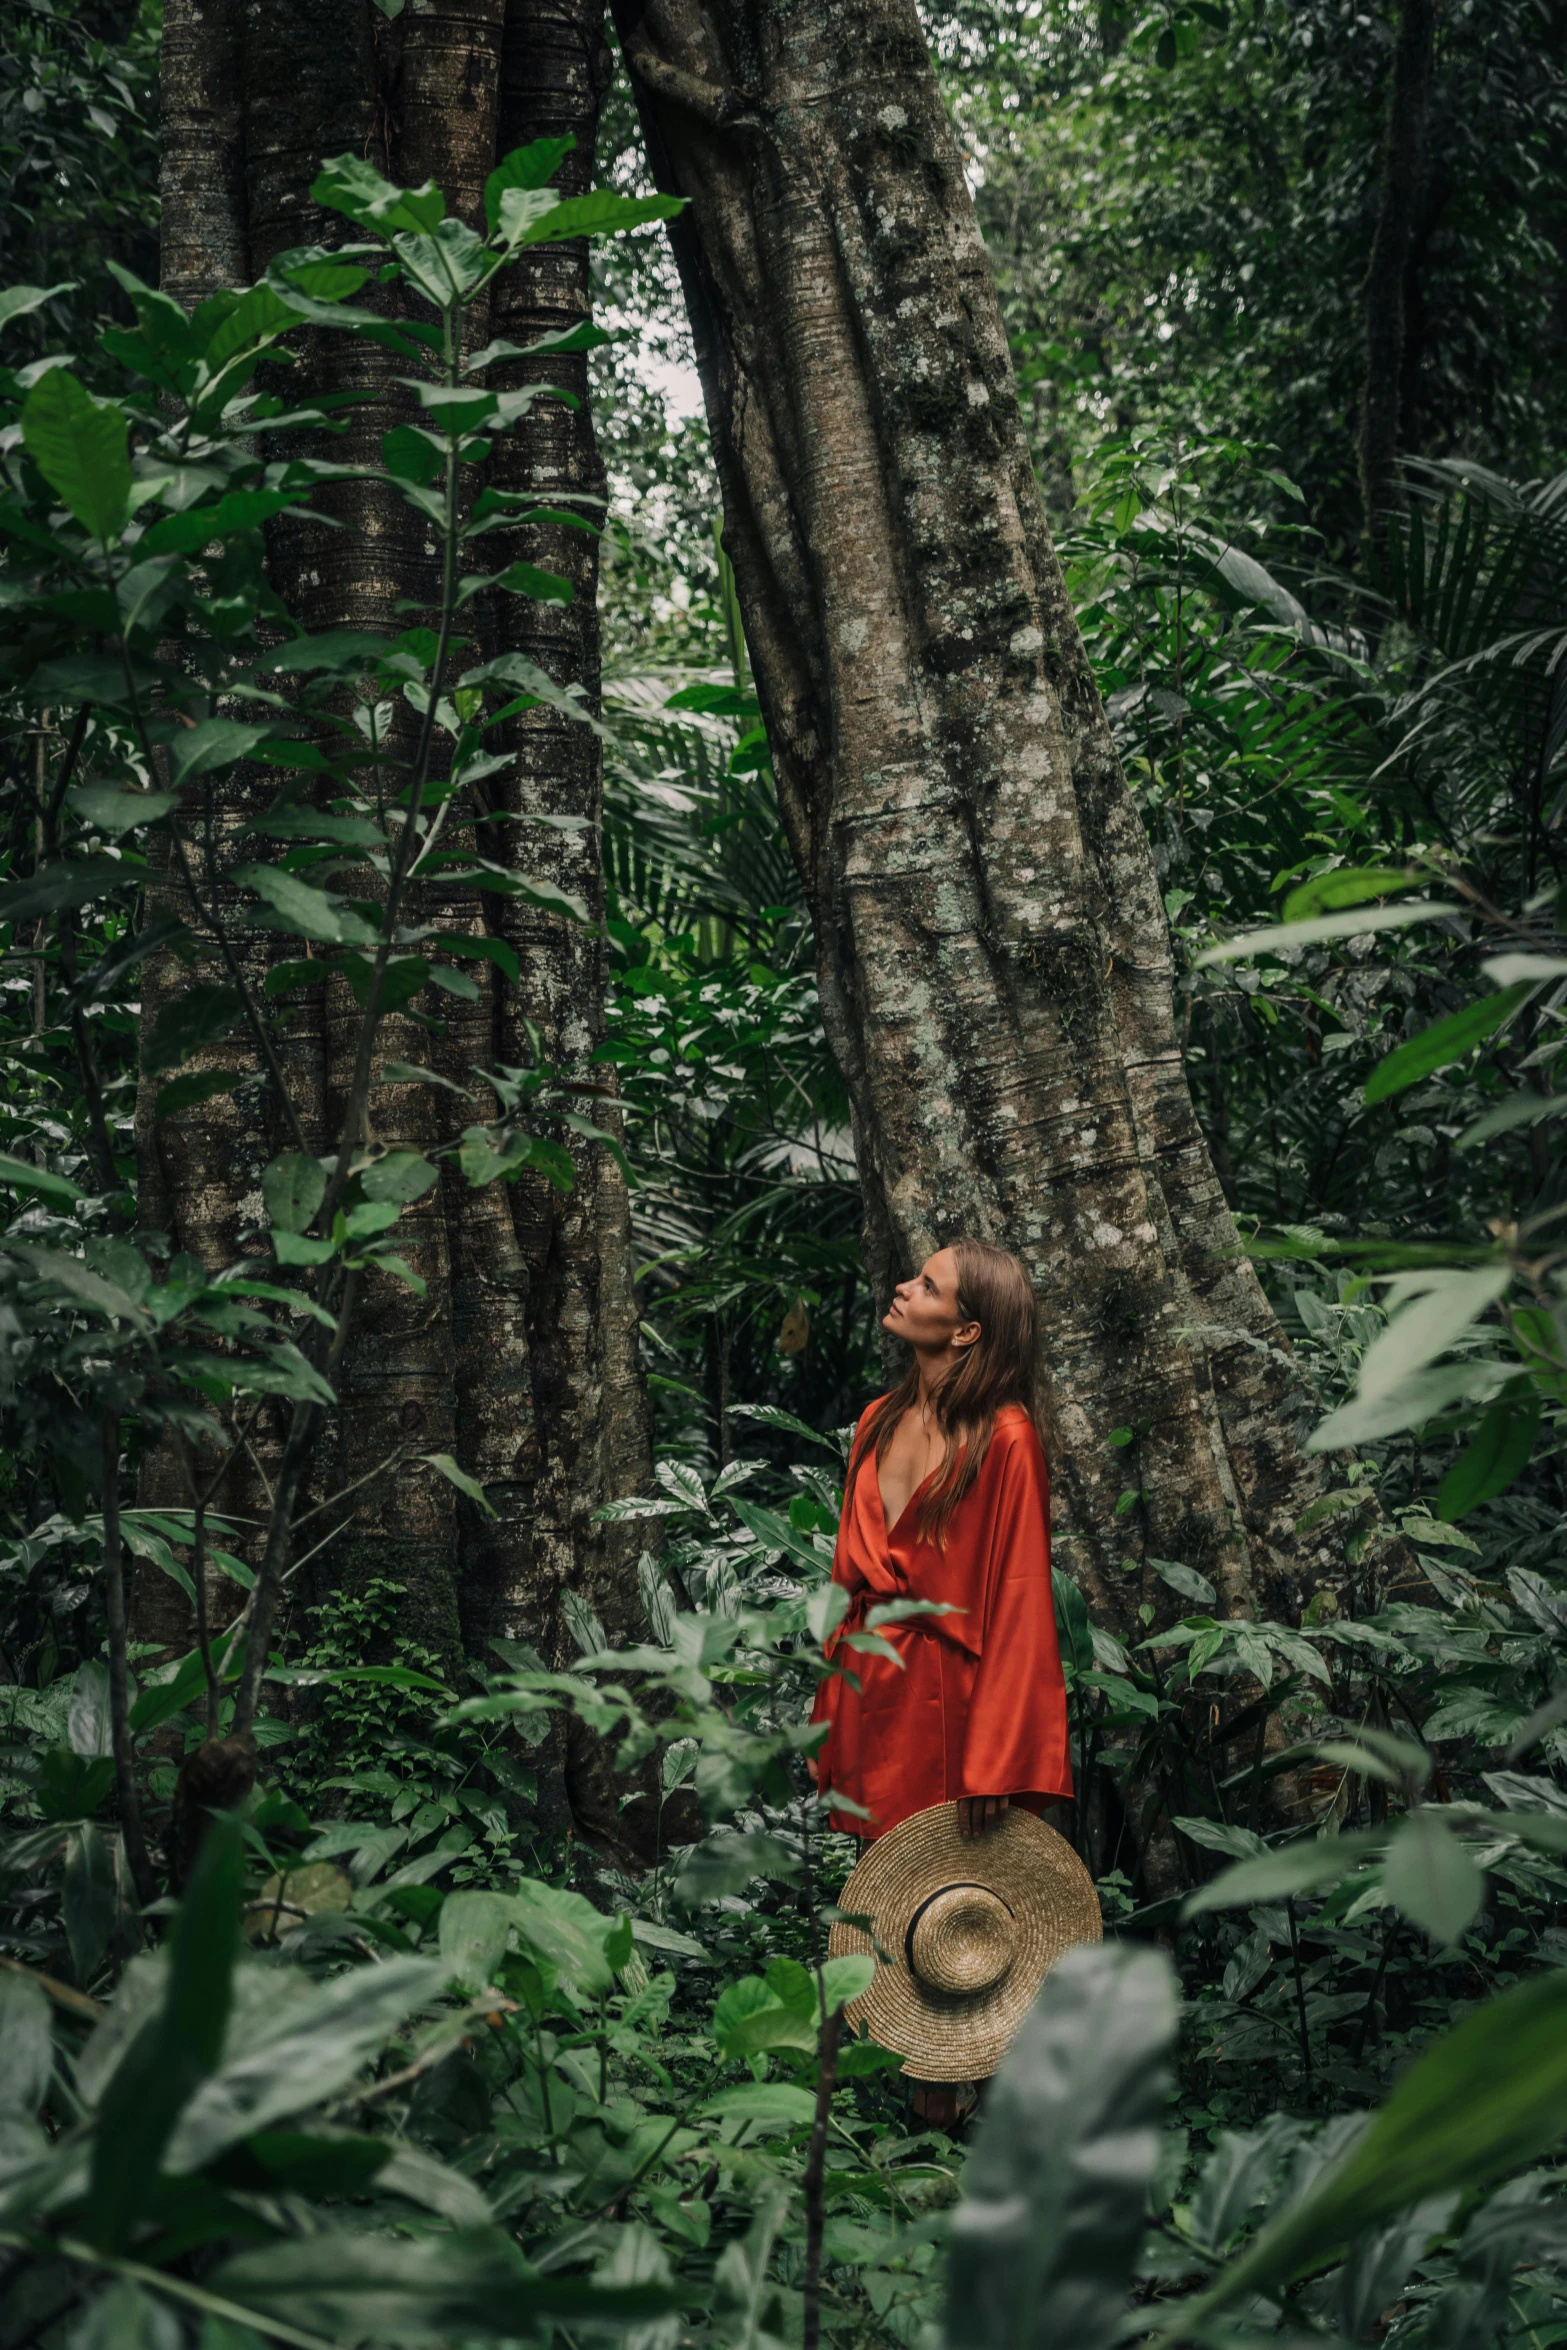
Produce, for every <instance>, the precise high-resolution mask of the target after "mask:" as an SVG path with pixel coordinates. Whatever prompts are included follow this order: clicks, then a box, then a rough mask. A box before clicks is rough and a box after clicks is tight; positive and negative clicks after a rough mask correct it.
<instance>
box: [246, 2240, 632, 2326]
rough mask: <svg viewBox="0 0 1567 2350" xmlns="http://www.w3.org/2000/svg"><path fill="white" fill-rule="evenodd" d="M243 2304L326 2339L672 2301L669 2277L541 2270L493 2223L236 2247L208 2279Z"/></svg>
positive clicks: (609, 2322) (583, 2321) (561, 2317)
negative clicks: (587, 2278)
mask: <svg viewBox="0 0 1567 2350" xmlns="http://www.w3.org/2000/svg"><path fill="white" fill-rule="evenodd" d="M209 2282H210V2285H211V2289H212V2290H213V2292H215V2293H217V2294H220V2295H221V2296H222V2297H223V2298H224V2299H225V2300H227V2301H233V2302H238V2303H239V2304H240V2305H241V2306H242V2307H245V2308H248V2309H255V2310H258V2311H261V2312H262V2313H264V2314H265V2315H266V2316H268V2317H274V2318H278V2319H281V2320H282V2321H283V2322H284V2323H286V2324H288V2325H293V2326H300V2327H303V2328H304V2329H306V2330H307V2331H308V2332H310V2333H314V2334H318V2335H327V2336H329V2337H330V2338H331V2339H332V2340H334V2341H337V2340H348V2341H353V2342H360V2341H366V2340H374V2341H376V2342H432V2341H442V2340H447V2339H449V2338H451V2337H452V2336H454V2335H455V2336H458V2337H460V2338H467V2337H470V2336H482V2337H499V2338H500V2339H501V2340H504V2341H514V2340H516V2339H517V2338H519V2337H521V2336H529V2337H531V2336H532V2335H533V2333H534V2331H535V2329H536V2327H538V2326H539V2323H540V2321H541V2320H548V2319H551V2318H553V2319H556V2320H557V2321H558V2322H559V2323H560V2324H561V2325H562V2326H563V2327H567V2328H574V2327H577V2326H588V2327H590V2328H592V2329H593V2330H594V2331H595V2332H597V2331H600V2330H602V2328H603V2327H605V2326H627V2325H631V2324H634V2323H638V2322H640V2321H641V2320H643V2319H646V2318H650V2317H661V2316H662V2315H663V2314H664V2313H665V2311H667V2310H670V2309H674V2308H676V2307H677V2306H678V2299H677V2296H676V2294H675V2292H674V2291H673V2289H672V2288H671V2287H670V2286H668V2285H660V2284H638V2285H595V2284H590V2283H586V2282H582V2281H579V2280H577V2279H575V2278H570V2277H555V2276H549V2277H541V2276H538V2275H537V2274H536V2273H535V2272H534V2270H533V2269H531V2268H530V2267H529V2265H528V2263H527V2262H526V2261H525V2260H524V2259H523V2257H522V2254H521V2253H520V2252H519V2251H518V2249H517V2247H516V2245H515V2244H513V2243H512V2242H511V2240H510V2238H509V2237H507V2236H505V2235H503V2234H502V2233H501V2231H500V2229H498V2228H474V2229H471V2230H467V2231H464V2232H462V2233H459V2234H454V2235H449V2236H430V2237H427V2238H426V2239H425V2240H424V2241H423V2242H422V2243H402V2242H399V2241H398V2240H397V2239H396V2238H395V2237H391V2236H384V2235H375V2236H372V2235H367V2234H364V2233H361V2232H354V2233H349V2232H347V2231H342V2232H334V2231H323V2232H322V2233H320V2234H318V2235H313V2236H305V2237H301V2238H297V2239H295V2240H294V2241H293V2242H290V2243H284V2244H271V2245H267V2246H265V2247H263V2248H261V2249H259V2250H256V2251H253V2252H242V2253H241V2254H240V2256H239V2258H238V2259H237V2260H231V2261H230V2262H229V2263H228V2264H227V2266H226V2267H224V2268H221V2269H219V2270H218V2272H217V2274H216V2275H215V2276H213V2277H212V2278H211V2279H210V2280H209Z"/></svg>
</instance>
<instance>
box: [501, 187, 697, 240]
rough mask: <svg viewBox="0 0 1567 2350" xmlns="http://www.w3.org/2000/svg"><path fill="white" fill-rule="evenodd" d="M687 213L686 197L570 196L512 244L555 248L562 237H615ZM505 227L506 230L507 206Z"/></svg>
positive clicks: (606, 192)
mask: <svg viewBox="0 0 1567 2350" xmlns="http://www.w3.org/2000/svg"><path fill="white" fill-rule="evenodd" d="M684 210H685V198H684V197H683V196H617V195H616V194H615V193H614V191H613V190H612V189H610V188H594V189H592V190H591V191H590V192H589V193H588V194H587V195H585V196H567V197H565V198H563V199H562V201H561V202H560V203H558V204H556V205H554V206H553V207H552V208H551V210H550V211H548V212H546V213H545V214H544V216H543V217H542V219H538V220H535V221H533V222H532V223H530V224H528V225H527V226H525V227H524V229H523V231H522V234H521V236H520V238H519V237H517V235H516V232H515V231H511V232H509V236H510V238H511V241H514V242H520V243H521V244H524V245H542V244H556V243H558V242H559V241H560V239H561V238H562V237H603V236H613V235H614V234H616V232H617V231H619V230H621V229H628V228H639V227H640V226H641V225H642V223H643V222H644V221H648V220H673V219H674V218H675V216H676V214H677V213H680V212H683V211H684ZM502 225H503V226H505V213H504V204H503V209H502Z"/></svg>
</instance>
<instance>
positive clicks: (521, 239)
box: [494, 188, 560, 247]
mask: <svg viewBox="0 0 1567 2350" xmlns="http://www.w3.org/2000/svg"><path fill="white" fill-rule="evenodd" d="M559 203H560V197H559V195H558V194H557V193H556V191H555V190H554V189H553V188H503V189H502V190H501V194H500V203H499V207H498V210H499V215H500V217H499V219H498V221H497V223H496V227H495V232H494V233H495V235H496V237H497V239H498V240H500V241H501V242H503V243H505V244H506V245H508V246H511V247H515V246H518V245H523V244H527V243H528V242H529V241H530V240H529V236H528V231H529V230H530V229H531V228H535V227H536V226H537V225H538V223H539V222H540V221H541V220H542V219H543V218H544V216H545V214H546V213H548V212H553V211H554V210H555V209H556V207H557V206H558V204H559Z"/></svg>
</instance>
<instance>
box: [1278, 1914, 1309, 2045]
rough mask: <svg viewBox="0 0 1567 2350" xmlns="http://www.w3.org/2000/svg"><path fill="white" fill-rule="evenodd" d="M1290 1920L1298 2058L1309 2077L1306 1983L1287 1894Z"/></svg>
mask: <svg viewBox="0 0 1567 2350" xmlns="http://www.w3.org/2000/svg"><path fill="white" fill-rule="evenodd" d="M1284 1907H1285V1911H1286V1913H1287V1915H1288V1917H1289V1922H1290V1957H1291V1959H1292V1960H1293V1962H1294V1967H1295V2012H1296V2014H1297V2015H1298V2016H1299V2018H1300V2060H1301V2064H1302V2067H1303V2068H1304V2071H1305V2075H1306V2078H1307V2080H1308V2081H1309V2080H1310V2078H1311V2034H1310V2032H1309V2030H1308V2029H1307V2025H1306V1985H1305V1982H1304V1980H1303V1979H1302V1976H1301V1971H1300V1936H1299V1934H1298V1933H1297V1932H1296V1930H1295V1896H1294V1894H1293V1893H1291V1894H1289V1895H1288V1896H1287V1897H1286V1899H1285V1903H1284Z"/></svg>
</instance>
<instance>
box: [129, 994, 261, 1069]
mask: <svg viewBox="0 0 1567 2350" xmlns="http://www.w3.org/2000/svg"><path fill="white" fill-rule="evenodd" d="M244 1017H245V999H244V997H243V996H242V995H241V994H240V992H239V990H238V988H237V987H227V986H224V985H223V984H221V983H220V982H218V981H215V980H210V979H202V980H198V981H197V983H196V985H195V986H194V987H188V988H187V989H186V990H185V993H184V994H183V995H179V996H176V997H175V998H174V1000H173V1002H172V1003H167V1004H165V1005H164V1006H163V1008H162V1010H161V1011H160V1012H159V1014H158V1017H157V1018H156V1020H155V1021H154V1022H153V1024H152V1033H151V1035H150V1036H149V1037H148V1038H147V1041H146V1043H145V1044H144V1045H143V1046H142V1066H143V1068H144V1069H145V1070H146V1072H147V1074H148V1076H149V1077H156V1076H158V1075H159V1074H160V1073H161V1072H162V1071H163V1070H165V1069H173V1068H177V1067H178V1065H179V1063H180V1062H181V1061H183V1060H185V1059H187V1058H188V1056H189V1055H190V1054H191V1053H196V1052H200V1051H201V1049H202V1047H203V1046H204V1045H209V1044H216V1043H217V1042H218V1041H219V1040H220V1038H222V1037H225V1036H227V1035H228V1034H229V1032H230V1031H231V1030H232V1029H234V1028H236V1027H237V1026H238V1025H239V1023H240V1021H241V1020H243V1018H244Z"/></svg>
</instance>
